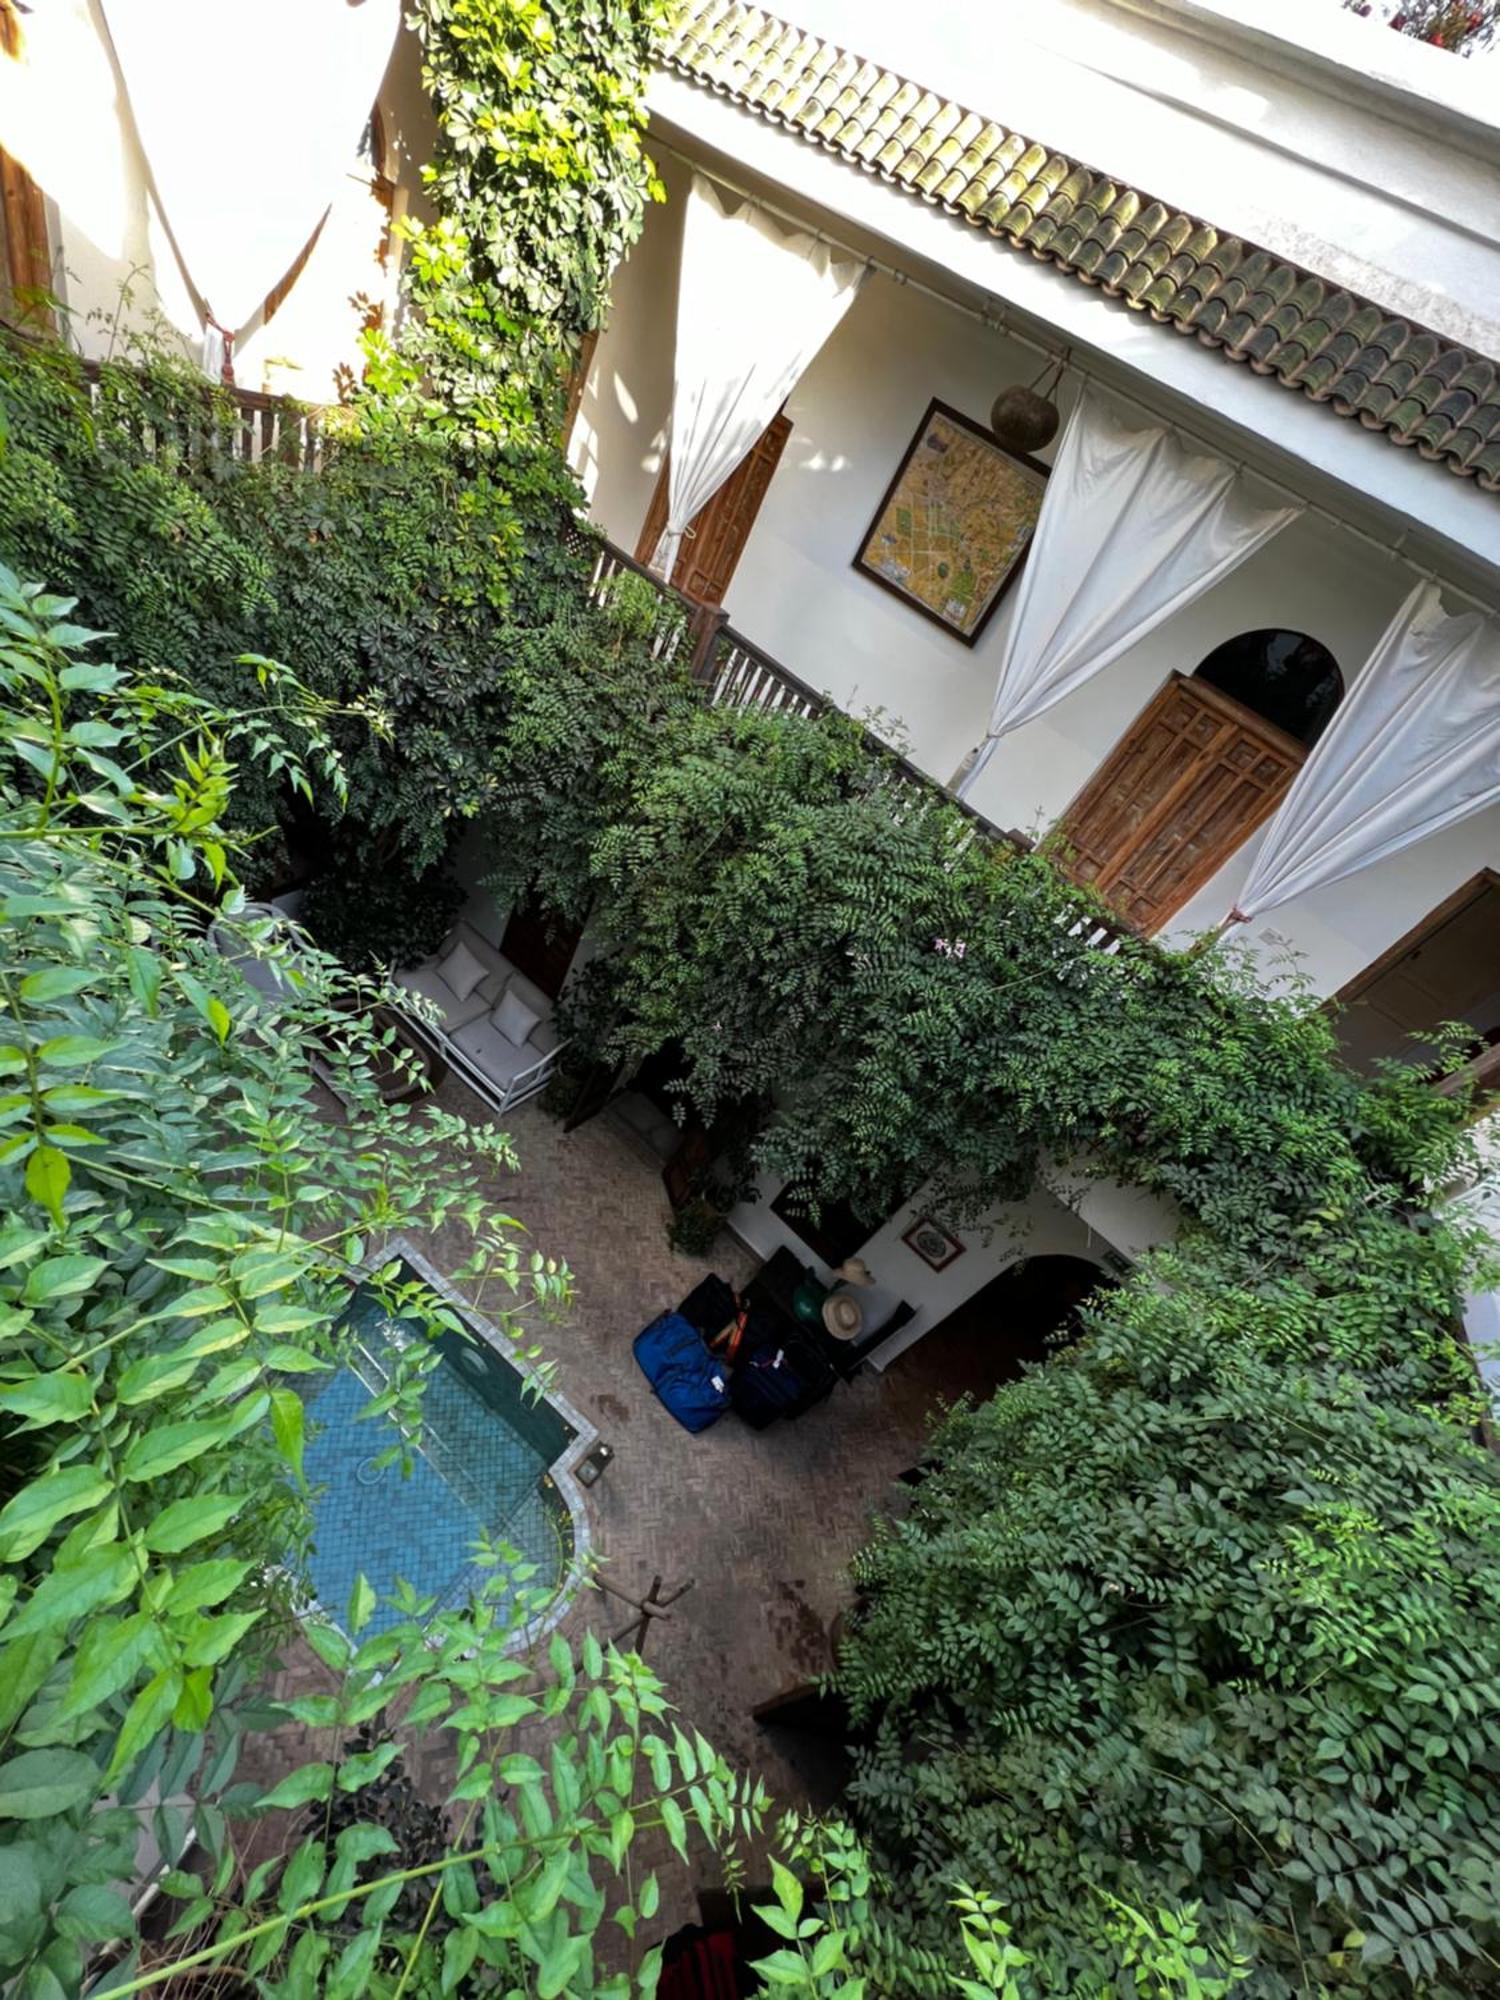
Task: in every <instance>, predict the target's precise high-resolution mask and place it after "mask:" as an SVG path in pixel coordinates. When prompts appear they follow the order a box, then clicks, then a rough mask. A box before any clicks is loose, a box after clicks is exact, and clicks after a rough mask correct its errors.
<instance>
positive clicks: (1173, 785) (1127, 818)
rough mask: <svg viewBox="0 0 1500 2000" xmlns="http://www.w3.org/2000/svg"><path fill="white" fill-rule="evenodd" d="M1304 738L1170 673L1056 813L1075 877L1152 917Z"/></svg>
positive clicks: (1269, 786)
mask: <svg viewBox="0 0 1500 2000" xmlns="http://www.w3.org/2000/svg"><path fill="white" fill-rule="evenodd" d="M1306 754H1307V751H1306V746H1305V745H1303V744H1301V743H1299V742H1298V741H1297V740H1296V738H1295V737H1292V736H1288V735H1287V734H1286V733H1285V731H1284V730H1280V729H1278V728H1276V726H1275V724H1274V723H1270V722H1267V721H1265V720H1264V719H1263V718H1262V717H1261V716H1258V715H1256V714H1255V713H1254V712H1253V711H1252V710H1250V709H1248V708H1243V707H1241V705H1240V704H1239V702H1237V701H1233V700H1231V699H1230V697H1229V696H1228V695H1225V694H1221V693H1220V692H1219V690H1218V689H1217V688H1215V687H1210V686H1209V685H1208V683H1207V682H1206V681H1200V680H1191V679H1189V678H1188V677H1187V676H1186V675H1184V674H1174V675H1173V676H1172V678H1171V680H1169V681H1168V682H1167V684H1166V686H1165V687H1164V688H1162V690H1161V691H1160V693H1159V694H1158V695H1157V696H1156V697H1155V699H1154V700H1153V701H1152V702H1151V703H1150V704H1149V706H1148V707H1147V708H1146V709H1144V710H1143V712H1142V713H1141V714H1140V715H1139V716H1138V717H1137V718H1136V720H1135V722H1134V723H1133V724H1132V725H1131V727H1130V729H1129V730H1128V731H1127V733H1126V734H1125V735H1124V736H1123V737H1122V738H1121V740H1120V741H1119V742H1118V743H1117V744H1116V745H1115V747H1114V749H1113V750H1112V751H1111V752H1110V754H1109V756H1108V757H1107V758H1106V759H1105V760H1104V762H1103V764H1101V765H1100V767H1099V769H1098V770H1097V771H1096V772H1095V773H1094V775H1093V777H1092V778H1091V779H1090V780H1089V782H1088V783H1087V784H1086V785H1085V786H1084V788H1083V790H1082V791H1081V792H1080V793H1079V794H1078V797H1077V798H1076V799H1074V801H1073V803H1072V805H1071V806H1069V808H1068V810H1067V812H1066V813H1065V814H1064V816H1063V819H1062V822H1061V825H1060V828H1059V831H1060V832H1061V833H1062V835H1063V837H1064V839H1065V840H1066V841H1067V843H1068V847H1069V849H1070V850H1071V852H1070V855H1069V856H1068V857H1067V858H1066V859H1065V861H1064V866H1065V868H1066V869H1067V871H1068V873H1069V874H1070V875H1071V876H1072V877H1073V879H1074V881H1076V882H1081V883H1086V884H1088V886H1089V887H1091V888H1094V889H1097V890H1098V892H1099V894H1100V895H1101V896H1103V897H1104V898H1105V899H1106V900H1107V901H1108V902H1109V903H1111V904H1112V905H1113V906H1114V908H1115V909H1117V910H1118V911H1119V913H1120V915H1121V916H1122V917H1124V918H1125V920H1126V922H1127V923H1129V924H1130V925H1132V927H1133V928H1134V929H1136V930H1138V931H1142V932H1150V931H1154V930H1157V929H1159V928H1160V926H1161V925H1162V924H1164V923H1165V922H1166V920H1167V918H1168V917H1170V916H1171V915H1172V914H1173V912H1174V911H1176V910H1179V909H1181V907H1182V905H1183V904H1184V903H1185V902H1187V900H1188V898H1189V897H1190V896H1192V895H1194V894H1196V892H1197V891H1198V890H1199V889H1201V888H1202V887H1203V885H1204V883H1205V882H1207V881H1208V879H1209V877H1210V876H1211V875H1213V874H1215V873H1216V872H1217V870H1218V869H1219V868H1221V867H1222V866H1223V864H1224V862H1226V861H1227V860H1228V859H1229V857H1230V855H1231V854H1233V853H1234V851H1235V849H1236V848H1237V847H1239V846H1240V845H1241V844H1242V843H1243V842H1244V841H1246V840H1248V839H1249V837H1250V835H1251V834H1252V833H1253V832H1254V831H1255V829H1256V828H1257V827H1258V826H1260V825H1261V823H1262V822H1263V821H1264V820H1266V819H1267V818H1268V817H1269V816H1270V814H1271V813H1272V812H1273V811H1274V810H1275V808H1276V806H1277V804H1278V803H1279V801H1280V799H1281V796H1282V794H1283V793H1284V792H1285V790H1286V788H1287V786H1288V785H1289V784H1290V783H1291V781H1292V778H1293V776H1294V774H1295V772H1296V771H1297V768H1298V766H1299V765H1300V764H1301V762H1302V760H1303V758H1304V757H1305V756H1306Z"/></svg>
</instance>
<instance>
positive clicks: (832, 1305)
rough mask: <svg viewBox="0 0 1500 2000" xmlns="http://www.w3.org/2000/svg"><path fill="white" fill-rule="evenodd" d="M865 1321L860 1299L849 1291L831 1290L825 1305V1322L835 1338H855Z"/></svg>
mask: <svg viewBox="0 0 1500 2000" xmlns="http://www.w3.org/2000/svg"><path fill="white" fill-rule="evenodd" d="M864 1323H865V1316H864V1313H863V1312H862V1311H861V1310H860V1304H859V1300H858V1299H856V1298H853V1297H851V1296H850V1294H849V1293H848V1292H830V1293H829V1295H828V1298H827V1299H826V1301H825V1302H824V1305H823V1324H824V1326H826V1327H827V1329H828V1331H829V1332H830V1333H831V1334H832V1335H833V1337H834V1339H835V1340H853V1338H854V1336H855V1335H856V1334H857V1333H858V1332H859V1330H860V1328H861V1327H862V1326H863V1325H864Z"/></svg>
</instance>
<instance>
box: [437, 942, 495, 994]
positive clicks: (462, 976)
mask: <svg viewBox="0 0 1500 2000" xmlns="http://www.w3.org/2000/svg"><path fill="white" fill-rule="evenodd" d="M438 975H439V977H440V978H441V979H442V981H443V983H444V984H445V985H446V986H449V987H451V988H452V991H453V997H454V999H455V1000H459V1001H463V1000H467V999H468V997H469V995H470V994H471V993H472V992H473V991H474V988H475V987H476V986H478V985H479V983H480V981H481V980H482V979H483V978H484V976H485V969H484V967H483V966H482V965H481V964H480V962H479V960H478V959H477V958H476V957H475V956H474V954H473V952H472V951H470V949H469V947H468V945H467V944H466V943H465V942H464V940H463V939H462V938H460V939H459V940H458V942H457V944H455V945H454V947H453V949H452V950H451V951H450V952H449V953H448V955H447V957H446V958H445V959H444V960H443V962H442V964H441V965H440V966H439V967H438Z"/></svg>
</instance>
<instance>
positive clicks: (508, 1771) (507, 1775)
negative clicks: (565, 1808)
mask: <svg viewBox="0 0 1500 2000" xmlns="http://www.w3.org/2000/svg"><path fill="white" fill-rule="evenodd" d="M497 1769H498V1772H499V1777H500V1782H501V1784H503V1785H539V1784H540V1783H541V1782H542V1779H543V1778H544V1777H545V1776H546V1773H545V1772H544V1771H543V1769H542V1767H541V1765H540V1764H539V1763H538V1762H537V1761H536V1759H535V1757H528V1756H526V1755H525V1754H524V1752H522V1751H519V1750H518V1751H514V1752H512V1754H511V1755H510V1756H508V1757H502V1758H501V1759H500V1762H499V1765H498V1766H497Z"/></svg>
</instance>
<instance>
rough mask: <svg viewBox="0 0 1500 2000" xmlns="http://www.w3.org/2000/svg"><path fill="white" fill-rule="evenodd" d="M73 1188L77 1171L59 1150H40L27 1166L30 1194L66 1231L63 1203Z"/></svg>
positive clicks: (34, 1154) (27, 1189)
mask: <svg viewBox="0 0 1500 2000" xmlns="http://www.w3.org/2000/svg"><path fill="white" fill-rule="evenodd" d="M72 1184H73V1168H72V1166H71V1164H70V1163H69V1160H68V1156H67V1154H66V1153H65V1152H63V1151H62V1149H61V1148H60V1147H58V1146H38V1147H37V1149H36V1151H35V1152H34V1153H33V1154H32V1156H31V1158H30V1159H29V1160H28V1161H27V1162H26V1192H27V1193H28V1194H29V1195H30V1196H31V1199H32V1200H33V1201H34V1202H38V1203H39V1204H40V1205H41V1206H42V1207H43V1208H45V1209H46V1211H47V1213H48V1214H49V1215H50V1216H51V1217H52V1219H53V1221H54V1222H55V1223H56V1224H57V1226H58V1228H59V1229H60V1228H61V1227H62V1221H63V1199H64V1197H65V1196H66V1194H67V1192H68V1189H69V1188H70V1187H71V1186H72Z"/></svg>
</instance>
